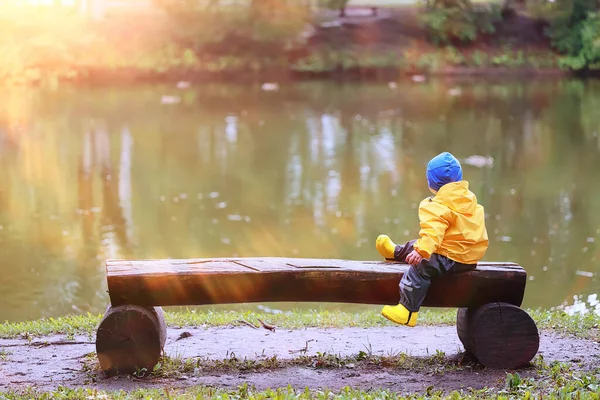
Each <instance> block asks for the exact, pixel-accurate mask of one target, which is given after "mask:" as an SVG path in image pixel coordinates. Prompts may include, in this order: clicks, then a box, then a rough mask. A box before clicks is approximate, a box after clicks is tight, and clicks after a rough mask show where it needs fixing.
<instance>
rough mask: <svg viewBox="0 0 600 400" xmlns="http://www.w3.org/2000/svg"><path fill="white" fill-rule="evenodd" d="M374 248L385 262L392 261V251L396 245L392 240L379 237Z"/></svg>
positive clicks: (383, 236)
mask: <svg viewBox="0 0 600 400" xmlns="http://www.w3.org/2000/svg"><path fill="white" fill-rule="evenodd" d="M375 247H376V248H377V251H378V252H379V254H381V255H382V256H383V258H385V259H386V260H393V259H394V250H396V243H394V242H392V239H390V237H389V236H388V235H379V236H378V237H377V241H376V242H375Z"/></svg>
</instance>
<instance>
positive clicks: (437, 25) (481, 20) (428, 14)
mask: <svg viewBox="0 0 600 400" xmlns="http://www.w3.org/2000/svg"><path fill="white" fill-rule="evenodd" d="M500 11H501V10H500V8H499V7H498V6H497V5H495V4H489V5H486V6H482V8H481V9H475V7H473V4H472V3H471V1H470V0H431V1H429V2H428V4H427V7H426V10H425V12H424V13H422V14H421V15H420V17H419V18H420V22H421V24H422V25H423V27H424V28H425V29H426V30H427V32H428V34H429V37H430V39H431V41H432V42H433V43H434V44H436V45H442V44H448V43H470V42H473V41H475V40H476V39H477V36H478V34H480V33H484V34H491V33H494V32H495V28H494V23H496V22H497V21H499V20H500V18H501V17H500V15H501V14H500Z"/></svg>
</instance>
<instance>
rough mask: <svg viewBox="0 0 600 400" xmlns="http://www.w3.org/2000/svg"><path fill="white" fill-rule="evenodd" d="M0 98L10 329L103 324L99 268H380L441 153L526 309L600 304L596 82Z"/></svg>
mask: <svg viewBox="0 0 600 400" xmlns="http://www.w3.org/2000/svg"><path fill="white" fill-rule="evenodd" d="M5 92H6V96H5V97H4V101H3V104H2V105H3V107H2V108H0V155H1V157H0V179H1V181H2V185H0V245H1V246H0V272H1V274H0V276H1V278H0V292H1V293H4V294H5V296H4V298H5V299H6V300H5V301H4V302H3V304H2V306H0V320H4V319H8V320H20V319H29V318H37V317H40V316H51V315H61V314H64V313H68V312H72V311H76V312H81V311H86V310H90V311H100V310H102V309H103V308H104V306H105V304H106V301H107V296H106V293H105V290H106V287H105V282H104V269H103V260H104V259H106V258H121V257H126V258H129V257H135V258H166V257H220V256H234V255H238V256H300V257H320V258H350V259H365V260H366V259H376V258H378V256H377V253H376V251H375V249H374V246H373V240H374V238H375V237H376V236H377V235H378V234H379V233H383V232H385V233H387V234H389V235H391V236H392V237H393V238H394V239H396V240H398V241H402V240H406V239H409V238H411V237H414V236H415V235H416V234H417V231H418V221H417V217H416V207H417V205H418V203H419V201H420V200H421V199H422V198H423V197H424V196H427V194H428V192H427V187H426V181H425V179H424V167H425V164H426V162H427V161H428V159H429V158H430V157H431V156H433V155H435V154H436V153H438V152H441V151H444V150H449V151H452V152H453V153H455V154H456V155H457V156H458V157H459V158H461V159H462V160H463V162H464V165H465V176H466V177H467V179H469V181H470V182H471V188H472V189H473V191H474V192H475V193H476V194H477V195H478V197H479V199H480V201H481V203H483V204H484V205H485V207H486V211H487V224H488V232H489V234H490V238H491V240H492V246H491V247H490V250H489V253H488V255H487V259H488V260H513V261H516V262H519V263H521V264H522V265H523V266H525V267H526V268H527V270H528V271H529V274H530V282H529V284H528V289H527V294H526V300H525V301H526V305H527V306H544V307H552V306H556V305H559V304H562V303H563V302H564V301H565V299H569V300H570V299H572V297H573V296H574V295H578V294H581V293H584V292H586V293H590V292H592V293H593V292H598V291H599V290H600V284H599V283H598V281H597V269H598V261H597V258H598V256H600V254H599V251H600V250H599V249H597V247H596V242H597V241H598V240H599V235H600V210H599V208H600V205H599V204H600V203H599V202H598V200H597V199H598V198H599V197H600V185H599V184H598V181H597V178H596V176H595V171H597V170H598V167H599V157H598V155H599V151H600V139H599V138H598V132H599V131H600V113H598V112H597V110H598V109H600V83H599V82H596V81H578V80H573V81H530V82H502V83H494V82H488V83H485V82H477V81H462V82H456V81H453V82H450V81H444V80H439V81H432V82H428V83H425V84H415V83H413V82H410V83H399V84H397V85H396V86H389V85H387V84H381V85H376V84H373V85H351V84H348V85H336V84H330V83H309V84H295V85H282V86H281V87H280V90H278V91H276V92H265V91H261V89H260V86H257V87H254V86H228V85H208V86H202V87H197V88H194V87H191V88H185V89H177V88H176V87H167V86H148V87H136V88H129V89H65V88H63V89H60V90H58V91H45V90H26V89H6V90H5ZM165 96H172V97H177V98H179V99H180V101H179V102H176V103H167V104H163V103H164V102H163V101H162V99H163V98H164V97H165ZM282 307H283V308H285V305H277V307H272V308H275V309H279V308H282Z"/></svg>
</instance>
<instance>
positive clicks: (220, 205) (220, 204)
mask: <svg viewBox="0 0 600 400" xmlns="http://www.w3.org/2000/svg"><path fill="white" fill-rule="evenodd" d="M225 207H227V203H226V202H224V201H222V202H220V203H219V204H217V208H225Z"/></svg>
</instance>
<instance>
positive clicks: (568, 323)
mask: <svg viewBox="0 0 600 400" xmlns="http://www.w3.org/2000/svg"><path fill="white" fill-rule="evenodd" d="M527 311H528V313H529V314H530V315H531V317H532V318H533V319H534V320H535V322H536V324H537V326H538V328H539V329H542V330H552V331H555V332H558V333H561V334H566V335H573V336H576V337H579V338H586V339H593V340H600V330H599V326H600V317H599V316H597V315H595V314H593V313H588V314H586V315H568V314H567V313H565V312H564V311H560V310H553V311H544V310H527ZM100 319H101V315H97V314H87V315H71V316H65V317H58V318H46V319H40V320H36V321H25V322H5V323H3V324H1V325H0V338H4V339H6V338H29V339H31V340H33V338H34V337H39V336H47V335H51V334H64V335H66V336H67V338H73V337H74V336H75V335H87V336H88V337H89V338H90V339H91V338H93V337H94V336H95V331H96V328H97V326H98V324H99V322H100ZM259 319H261V320H263V321H265V322H267V323H269V324H271V325H275V326H277V327H278V328H283V329H297V328H306V327H314V328H343V327H360V328H372V327H382V326H392V323H391V322H389V321H387V320H386V319H385V318H383V317H381V315H379V313H378V312H377V311H375V310H373V311H362V312H356V313H351V312H343V311H327V310H294V311H289V312H284V313H281V314H268V313H259V312H253V311H196V310H183V311H167V312H166V320H167V325H169V326H173V327H218V326H231V325H240V322H239V321H240V320H244V321H248V322H250V323H253V324H255V325H259V322H258V320H259ZM455 323H456V310H455V309H424V310H423V311H422V312H421V313H420V314H419V325H454V324H455Z"/></svg>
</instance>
